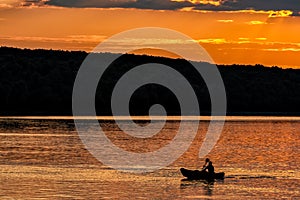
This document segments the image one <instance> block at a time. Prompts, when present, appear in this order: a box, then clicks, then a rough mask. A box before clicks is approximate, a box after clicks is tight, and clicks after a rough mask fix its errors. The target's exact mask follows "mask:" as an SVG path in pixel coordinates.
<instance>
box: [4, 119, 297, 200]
mask: <svg viewBox="0 0 300 200" xmlns="http://www.w3.org/2000/svg"><path fill="white" fill-rule="evenodd" d="M243 118H244V119H243ZM245 118H247V117H230V119H229V118H227V119H228V121H227V122H226V123H225V126H224V129H223V132H222V135H221V138H220V140H219V142H218V143H217V145H216V146H215V147H214V149H213V150H212V151H211V152H210V154H209V155H208V156H209V157H210V158H211V160H213V162H214V166H215V170H216V171H224V172H225V173H226V178H225V180H224V181H222V182H220V181H217V182H215V183H214V184H208V183H206V182H202V181H182V180H181V179H182V178H183V177H182V176H181V174H180V172H179V170H178V169H179V168H180V167H186V168H193V169H195V168H200V167H201V165H202V164H203V160H200V159H199V158H198V157H197V156H198V151H199V147H200V145H201V143H202V141H203V138H204V135H205V132H206V130H207V126H208V122H207V121H205V120H204V121H203V122H201V123H200V127H199V130H198V134H197V136H196V138H195V140H194V142H193V143H192V144H191V146H190V148H189V149H188V151H187V152H186V153H184V154H183V155H182V156H181V157H180V158H179V159H177V160H176V161H175V162H174V163H173V164H172V165H170V166H167V167H166V168H164V169H162V170H159V171H156V172H153V173H148V174H138V175H137V174H128V173H122V172H118V171H115V170H113V169H110V168H108V167H107V166H104V165H102V164H101V162H99V161H98V160H96V159H95V158H94V157H93V156H92V155H91V154H90V153H89V152H88V151H87V150H86V149H85V147H84V145H83V144H82V143H81V140H80V139H79V137H78V134H77V132H76V130H75V127H74V123H73V120H72V117H64V118H62V117H53V118H51V117H47V118H33V117H27V118H9V119H8V118H2V119H0V199H90V198H92V199H106V198H108V199H133V198H144V199H202V198H203V199H241V198H254V199H258V198H259V199H261V198H271V199H276V198H277V199H281V198H292V197H294V198H295V199H296V198H300V192H299V188H300V173H299V166H300V161H299V159H298V158H300V143H299V142H300V133H299V131H300V121H299V118H297V117H296V118H292V119H290V118H277V117H275V119H273V118H272V119H270V117H265V118H263V117H262V118H263V119H262V118H256V119H254V118H250V119H249V118H248V119H245ZM142 120H144V118H143V119H142ZM100 122H101V123H100V124H101V125H102V126H103V127H104V129H105V131H106V134H107V135H108V137H109V138H110V139H111V140H112V142H114V143H116V145H119V146H120V147H122V148H125V149H126V150H128V151H135V152H144V151H152V150H155V149H157V148H160V147H161V146H163V145H165V144H166V143H167V142H169V141H170V140H172V138H173V137H174V134H175V133H174V131H176V129H177V128H178V123H179V122H178V121H176V120H171V121H168V122H167V123H166V125H165V129H164V130H163V131H162V132H161V133H160V134H157V135H155V136H154V137H153V138H151V139H147V140H143V139H135V138H132V137H129V136H126V135H124V134H122V133H121V131H120V130H119V129H118V127H116V125H115V124H114V123H112V122H111V121H110V120H104V121H103V120H100ZM123 123H128V122H127V121H126V120H124V122H123ZM137 123H144V122H137ZM189 123H193V121H192V120H190V122H189ZM216 123H217V122H216ZM115 159H117V156H116V158H115Z"/></svg>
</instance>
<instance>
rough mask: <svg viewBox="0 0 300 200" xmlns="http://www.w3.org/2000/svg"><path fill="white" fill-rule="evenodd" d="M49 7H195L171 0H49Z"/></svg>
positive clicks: (187, 3)
mask: <svg viewBox="0 0 300 200" xmlns="http://www.w3.org/2000/svg"><path fill="white" fill-rule="evenodd" d="M46 4H48V5H54V6H63V7H76V8H78V7H79V8H90V7H92V8H94V7H95V8H139V9H153V10H177V9H181V8H184V7H190V6H193V4H192V3H190V2H188V1H186V2H176V1H171V0H108V1H107V0H49V1H48V2H46Z"/></svg>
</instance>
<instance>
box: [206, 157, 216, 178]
mask: <svg viewBox="0 0 300 200" xmlns="http://www.w3.org/2000/svg"><path fill="white" fill-rule="evenodd" d="M204 170H207V171H208V174H209V176H210V177H213V175H214V174H215V167H214V166H213V164H212V162H211V161H209V162H208V165H207V166H206V167H205V168H204Z"/></svg>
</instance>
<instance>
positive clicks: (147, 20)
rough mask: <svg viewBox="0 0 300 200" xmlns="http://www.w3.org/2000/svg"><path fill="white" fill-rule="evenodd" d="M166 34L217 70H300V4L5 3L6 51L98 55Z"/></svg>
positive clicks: (284, 0) (272, 0)
mask: <svg viewBox="0 0 300 200" xmlns="http://www.w3.org/2000/svg"><path fill="white" fill-rule="evenodd" d="M149 26H151V27H162V28H169V29H173V30H176V31H179V32H182V33H184V34H186V35H188V36H189V37H191V38H193V39H194V40H196V41H198V42H199V44H200V45H202V46H203V47H204V48H205V49H206V51H207V52H208V53H209V54H210V56H211V57H212V59H213V60H214V61H215V62H216V63H218V64H233V63H235V64H264V65H267V66H273V65H277V66H280V67H294V68H300V2H299V0H152V1H151V0H0V45H1V46H12V47H21V48H45V49H64V50H84V51H91V50H92V49H94V48H95V47H96V45H97V44H98V43H99V42H101V41H103V40H105V39H107V38H109V37H111V36H113V35H114V34H117V33H119V32H122V31H125V30H129V29H133V28H141V27H149Z"/></svg>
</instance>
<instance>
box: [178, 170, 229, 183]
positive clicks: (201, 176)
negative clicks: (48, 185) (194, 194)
mask: <svg viewBox="0 0 300 200" xmlns="http://www.w3.org/2000/svg"><path fill="white" fill-rule="evenodd" d="M180 172H181V174H182V175H183V176H184V177H186V178H187V179H190V180H214V179H221V180H223V179H224V177H225V173H224V172H219V173H214V175H213V176H212V175H210V174H209V173H208V172H206V171H199V170H189V169H185V168H181V169H180Z"/></svg>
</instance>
